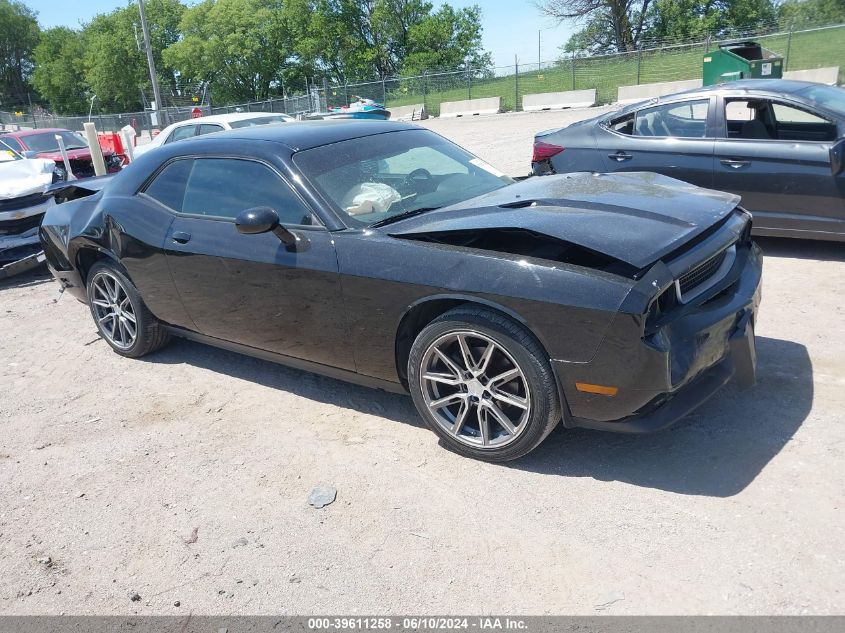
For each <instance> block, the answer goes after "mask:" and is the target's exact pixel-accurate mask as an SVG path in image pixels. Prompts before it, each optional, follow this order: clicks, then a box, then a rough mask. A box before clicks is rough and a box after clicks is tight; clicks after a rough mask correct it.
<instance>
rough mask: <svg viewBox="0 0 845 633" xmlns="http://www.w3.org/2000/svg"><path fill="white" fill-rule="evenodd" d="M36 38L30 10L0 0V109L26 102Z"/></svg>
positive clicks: (19, 4)
mask: <svg viewBox="0 0 845 633" xmlns="http://www.w3.org/2000/svg"><path fill="white" fill-rule="evenodd" d="M39 35H40V29H39V28H38V20H37V19H36V14H35V12H34V11H32V10H31V9H29V8H28V7H27V6H26V5H25V4H23V3H22V2H17V0H0V107H7V108H10V107H16V106H19V105H21V104H23V103H26V101H27V96H28V94H27V93H28V87H27V83H26V82H27V80H28V79H29V76H30V74H31V73H32V53H33V51H34V50H35V47H36V46H37V45H38V38H39Z"/></svg>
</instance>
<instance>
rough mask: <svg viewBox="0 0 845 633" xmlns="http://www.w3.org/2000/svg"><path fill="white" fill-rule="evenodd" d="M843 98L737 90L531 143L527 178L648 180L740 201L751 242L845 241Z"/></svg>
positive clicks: (779, 87)
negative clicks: (630, 174) (639, 176)
mask: <svg viewBox="0 0 845 633" xmlns="http://www.w3.org/2000/svg"><path fill="white" fill-rule="evenodd" d="M843 137H845V90H843V89H842V88H838V87H834V86H825V85H822V84H815V83H808V82H802V81H785V80H783V81H782V80H771V79H768V80H766V79H762V80H748V81H736V82H732V83H727V84H721V85H717V86H708V87H705V88H699V89H695V90H689V91H686V92H682V93H678V94H675V95H671V96H668V97H661V98H659V99H652V100H650V101H645V102H642V103H637V104H633V105H631V106H628V107H626V108H623V109H622V110H619V111H616V112H612V113H609V114H608V113H605V114H602V115H601V116H599V117H596V118H594V119H590V120H588V121H582V122H580V123H575V124H573V125H570V126H568V127H565V128H561V129H557V130H547V131H545V132H540V133H539V134H537V135H536V136H535V138H534V156H533V158H532V169H533V173H534V174H538V175H544V174H549V173H567V172H573V171H595V172H611V171H638V172H639V171H653V172H658V173H661V174H665V175H667V176H672V177H674V178H678V179H680V180H685V181H687V182H689V183H692V184H695V185H699V186H701V187H707V188H710V189H719V190H723V191H729V192H731V193H735V194H739V195H740V196H742V206H743V207H744V208H746V209H748V210H749V211H751V212H752V214H753V216H754V233H755V234H756V235H772V236H779V237H798V238H809V239H824V240H836V241H845V195H843V194H845V175H843V167H845V161H844V160H843V156H844V155H845V138H843Z"/></svg>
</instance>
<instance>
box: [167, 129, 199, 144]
mask: <svg viewBox="0 0 845 633" xmlns="http://www.w3.org/2000/svg"><path fill="white" fill-rule="evenodd" d="M196 128H197V126H196V125H183V126H182V127H177V128H176V129H175V130H173V132H172V133H171V134H170V138H169V139H167V140H166V141H165V143H172V142H173V141H181V140H182V139H186V138H191V137H192V136H194V133H195V132H196Z"/></svg>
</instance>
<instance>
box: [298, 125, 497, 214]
mask: <svg viewBox="0 0 845 633" xmlns="http://www.w3.org/2000/svg"><path fill="white" fill-rule="evenodd" d="M293 160H294V163H296V165H297V167H299V169H300V170H301V171H302V172H303V174H304V175H305V177H306V178H308V180H309V181H310V182H311V183H312V184H313V185H314V186H315V187H316V188H317V189H319V190H320V191H321V192H322V193H323V195H324V196H325V197H326V198H327V199H329V200H330V201H331V202H332V203H334V205H335V206H336V207H337V208H338V209H339V210H340V211H342V212H343V214H344V215H345V216H346V217H347V218H348V219H349V220H351V222H350V223H351V224H353V225H356V224H357V225H370V224H375V223H379V222H384V221H386V220H390V218H391V217H394V216H398V215H400V214H403V215H404V214H410V213H414V212H421V211H422V210H425V209H436V208H439V207H444V206H448V205H451V204H455V203H458V202H461V201H463V200H467V199H469V198H473V197H475V196H480V195H482V194H485V193H487V192H489V191H493V190H495V189H500V188H501V187H504V186H506V185H509V184H511V183H513V182H514V181H513V180H512V179H510V178H508V177H507V176H505V175H504V174H503V173H501V172H499V171H497V170H496V169H495V168H494V167H491V166H490V165H488V164H487V163H485V162H484V161H483V160H481V159H480V158H476V157H475V156H473V155H472V154H470V153H469V152H467V151H465V150H463V149H461V148H460V147H458V146H457V145H454V144H452V143H450V142H449V141H447V140H446V139H444V138H442V137H440V136H438V135H437V134H434V133H433V132H430V131H428V130H402V131H399V132H389V133H386V134H375V135H373V136H365V137H363V138H355V139H350V140H347V141H340V142H339V143H332V144H330V145H323V146H321V147H315V148H314V149H309V150H305V151H302V152H298V153H296V154H294V157H293Z"/></svg>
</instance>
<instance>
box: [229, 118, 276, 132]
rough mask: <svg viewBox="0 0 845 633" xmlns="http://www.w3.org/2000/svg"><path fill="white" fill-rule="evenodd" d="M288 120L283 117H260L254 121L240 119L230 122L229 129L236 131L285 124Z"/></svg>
mask: <svg viewBox="0 0 845 633" xmlns="http://www.w3.org/2000/svg"><path fill="white" fill-rule="evenodd" d="M287 121H288V119H286V118H285V117H283V116H260V117H255V118H254V119H241V120H240V121H231V122H230V123H229V127H231V128H232V129H233V130H236V129H238V128H241V127H255V126H256V125H272V124H275V123H286V122H287Z"/></svg>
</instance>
